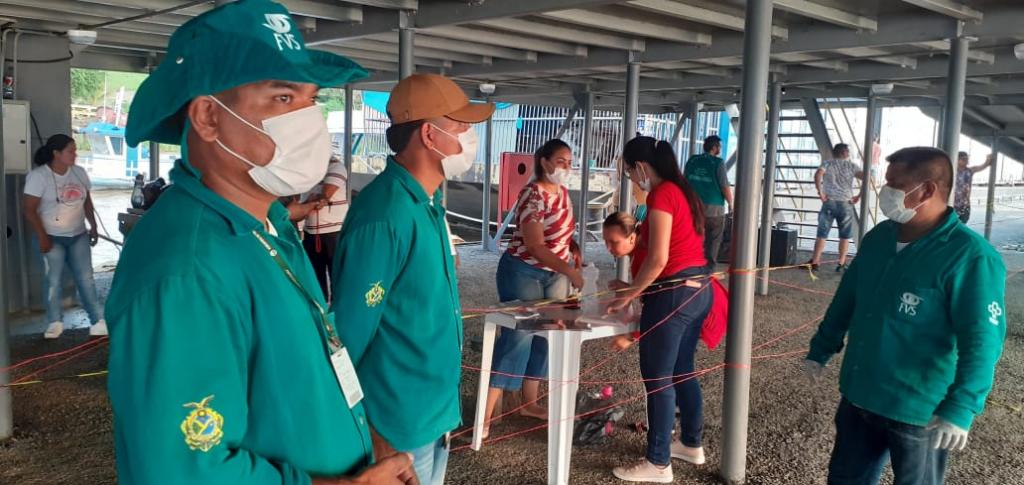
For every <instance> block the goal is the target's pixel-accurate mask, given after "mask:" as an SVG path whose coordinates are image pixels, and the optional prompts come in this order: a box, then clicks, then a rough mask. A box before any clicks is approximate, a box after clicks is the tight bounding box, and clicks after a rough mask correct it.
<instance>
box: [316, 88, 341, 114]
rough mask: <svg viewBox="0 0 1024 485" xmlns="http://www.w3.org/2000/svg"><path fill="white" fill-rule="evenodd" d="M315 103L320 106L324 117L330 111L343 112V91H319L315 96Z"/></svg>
mask: <svg viewBox="0 0 1024 485" xmlns="http://www.w3.org/2000/svg"><path fill="white" fill-rule="evenodd" d="M317 103H318V104H320V110H321V111H323V113H324V116H327V113H330V112H331V111H344V110H345V91H344V90H342V89H337V88H326V89H321V90H320V94H319V95H318V96H317Z"/></svg>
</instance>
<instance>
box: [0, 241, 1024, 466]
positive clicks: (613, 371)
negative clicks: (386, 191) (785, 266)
mask: <svg viewBox="0 0 1024 485" xmlns="http://www.w3.org/2000/svg"><path fill="white" fill-rule="evenodd" d="M588 251H589V254H591V255H594V257H595V258H596V259H597V261H598V266H599V267H600V269H601V275H602V279H607V278H608V277H609V276H610V275H612V273H613V270H612V266H611V260H610V258H608V257H607V256H606V254H605V252H604V250H603V248H601V247H599V246H597V245H591V247H590V248H588ZM460 254H461V258H462V268H461V269H460V289H461V291H462V301H463V305H465V306H466V307H480V306H486V305H490V304H492V303H493V302H495V301H496V295H495V290H494V269H495V266H496V262H497V258H496V256H495V255H493V254H489V253H484V252H482V251H480V250H478V249H476V248H475V247H463V248H462V249H460ZM1005 257H1006V261H1007V267H1008V268H1010V269H1011V270H1013V269H1022V268H1024V254H1021V253H1010V252H1007V253H1005ZM823 269H825V271H822V272H821V277H820V279H819V280H818V281H811V280H810V278H809V276H808V273H807V271H806V270H784V271H778V272H776V273H773V278H774V279H778V280H779V281H780V282H785V283H789V284H794V285H799V286H802V287H807V288H812V289H814V290H816V291H824V292H831V291H833V290H834V289H835V286H836V284H837V283H838V276H837V275H836V274H835V273H832V272H831V268H829V267H826V268H823ZM101 286H105V285H101ZM1007 295H1008V296H1009V298H1007V306H1008V321H1009V322H1010V328H1009V334H1008V337H1007V341H1006V346H1005V350H1004V354H1003V358H1002V360H1001V361H1000V364H999V368H998V370H997V374H996V384H995V389H994V391H993V392H992V394H991V396H990V399H989V404H988V406H987V409H986V412H985V413H984V414H983V415H982V416H981V417H980V418H979V419H978V420H977V421H976V422H975V425H974V428H973V429H972V431H971V442H970V444H969V446H968V448H967V450H966V451H964V452H961V453H956V454H955V455H954V456H953V458H952V459H951V465H950V469H949V475H948V477H949V479H948V480H947V483H951V484H960V483H972V484H1024V478H1022V476H1024V453H1022V452H1021V450H1024V426H1022V425H1024V411H1022V408H1024V397H1022V396H1024V379H1022V378H1024V372H1022V371H1021V369H1024V301H1022V300H1024V299H1022V298H1020V296H1021V295H1024V274H1017V275H1016V276H1014V277H1012V278H1011V279H1009V280H1008V282H1007ZM1014 295H1015V296H1014ZM828 301H829V298H828V297H827V296H824V295H820V294H814V293H810V292H805V291H800V290H795V289H789V288H784V287H781V286H774V287H773V288H772V293H771V295H770V296H768V297H763V298H762V297H759V298H758V299H757V302H756V309H755V329H754V342H755V345H756V344H757V343H760V342H766V341H768V340H770V339H772V338H774V337H777V336H779V335H780V334H782V333H783V332H785V331H786V330H787V329H790V328H793V327H797V326H799V325H801V324H802V323H804V322H806V321H808V320H810V319H813V318H815V317H817V316H819V315H820V314H822V313H823V312H824V310H825V308H826V306H827V304H828ZM480 322H481V320H480V319H479V318H477V319H473V320H468V321H467V323H466V337H467V342H468V344H467V345H466V352H465V357H464V362H465V364H467V365H478V364H479V359H480V353H479V344H476V345H474V342H478V341H479V338H480V331H481V325H480ZM810 335H811V329H807V330H804V331H801V332H799V333H795V334H794V335H792V336H791V337H789V338H785V339H783V340H780V341H779V342H777V343H775V344H774V345H771V346H768V347H766V348H764V349H763V350H762V351H760V352H758V353H757V354H776V353H784V352H788V351H794V350H801V349H803V348H805V346H806V344H807V340H808V339H809V337H810ZM87 338H88V336H87V334H86V331H85V330H73V331H69V332H67V333H66V334H65V336H64V337H62V338H61V339H60V340H59V341H57V342H46V341H43V340H42V339H41V338H40V337H39V336H38V335H37V334H36V335H22V336H16V337H14V338H13V342H12V343H13V354H14V355H13V361H14V362H18V361H21V360H22V359H25V358H29V357H32V356H36V355H41V354H44V353H48V352H54V351H58V350H63V349H67V348H71V347H73V346H74V345H78V344H81V343H83V342H85V341H86V340H87ZM585 345H586V347H587V348H586V349H585V351H584V353H583V355H584V356H583V363H582V368H584V369H586V368H587V367H589V366H591V365H593V364H594V363H595V362H598V361H600V360H602V359H604V358H605V357H607V356H608V355H609V352H610V351H609V350H608V348H607V344H606V342H603V341H597V342H589V343H587V344H585ZM698 354H699V355H698V360H699V363H698V367H702V368H703V367H709V366H714V365H717V364H719V363H721V362H722V360H723V357H724V351H723V349H722V348H721V347H720V348H719V349H718V350H716V351H708V350H707V349H706V348H704V347H703V345H702V346H701V347H700V350H699V352H698ZM637 359H638V357H637V355H636V350H635V348H634V349H630V350H628V351H626V352H625V353H624V354H622V355H620V356H619V357H617V358H615V359H612V360H611V361H609V362H608V363H607V364H605V365H604V366H602V367H601V368H599V369H597V370H595V371H594V374H593V375H594V376H596V378H599V379H614V380H628V379H639V378H640V376H639V370H638V366H637ZM105 364H106V348H105V346H103V345H101V346H100V347H99V348H97V350H96V351H94V352H91V353H89V354H87V355H84V356H82V357H79V358H76V359H74V360H71V361H69V362H67V363H66V364H64V365H62V366H61V367H59V368H57V369H54V370H50V371H48V372H46V373H44V374H42V377H44V378H54V377H60V376H65V375H69V374H74V373H79V372H90V371H95V370H100V369H103V368H104V367H105ZM798 364H799V357H793V356H790V357H784V358H777V359H766V360H761V361H758V362H757V363H756V364H755V366H754V367H753V370H752V382H751V396H750V430H749V453H748V461H747V470H748V482H747V483H750V484H816V483H824V482H825V468H826V464H827V461H828V454H829V450H830V448H831V445H832V438H833V433H834V430H833V426H832V423H831V419H832V414H833V413H834V411H835V406H836V404H837V402H838V399H839V395H838V392H837V378H838V371H837V369H836V366H834V365H833V366H831V367H830V368H829V369H828V371H827V373H826V379H824V380H823V382H822V383H820V384H811V383H809V382H808V381H807V380H806V379H804V378H803V376H802V374H801V373H800V369H799V365H798ZM38 368H41V367H37V368H36V369H38ZM21 375H24V374H23V373H20V372H16V373H15V377H20V376H21ZM722 377H723V374H722V372H721V371H715V372H712V373H710V374H709V375H707V376H704V377H702V378H701V385H702V386H703V390H704V403H705V423H706V424H705V447H706V450H707V454H708V464H707V465H705V466H701V467H693V466H682V465H680V464H677V465H676V466H675V476H676V482H677V483H699V484H710V483H720V482H719V481H718V479H717V478H716V475H715V474H716V472H717V468H718V463H719V461H720V459H721V434H722V429H721V423H722V419H721V400H722ZM477 378H478V375H477V374H476V373H475V372H466V373H465V375H464V378H463V384H464V385H463V409H464V419H465V421H466V422H467V423H468V422H471V421H472V418H473V409H474V405H475V401H474V398H475V392H476V379H477ZM105 385H106V380H105V379H104V378H103V377H88V378H77V379H69V380H58V381H53V382H48V383H44V384H39V385H31V386H24V387H17V388H15V389H14V390H13V396H14V400H15V436H14V438H13V439H12V440H9V441H7V442H6V443H2V444H0V484H19V485H20V484H25V485H29V484H48V485H49V484H54V483H75V484H102V483H113V482H114V481H115V473H114V467H113V440H112V435H111V417H110V409H109V403H108V401H107V398H106V393H105ZM596 387H597V386H587V385H584V386H582V388H581V392H586V391H592V390H596ZM642 394H643V387H642V385H640V384H639V383H637V384H626V385H616V386H615V396H616V399H628V398H633V397H639V396H642ZM626 409H627V414H626V417H625V418H624V419H623V422H622V423H623V424H622V425H621V426H619V427H618V428H617V429H616V432H615V433H614V434H613V435H612V436H611V437H610V438H608V439H607V440H606V441H605V442H604V443H602V444H599V445H594V446H587V447H577V448H576V449H575V450H574V453H573V460H572V480H571V481H572V483H576V484H604V483H608V484H612V483H622V482H618V481H617V480H615V479H614V478H613V477H612V476H611V474H610V469H611V468H612V467H613V466H616V465H619V464H622V463H624V462H627V461H630V460H633V459H635V458H636V457H638V456H640V455H641V454H642V453H643V450H644V443H645V440H644V435H642V434H640V433H637V432H635V431H633V430H632V429H630V426H628V425H627V424H626V423H633V422H636V421H639V420H642V419H643V417H644V405H643V401H642V400H635V401H633V402H632V403H630V404H627V405H626ZM537 424H539V422H538V421H530V420H527V419H524V418H519V417H510V418H506V419H505V420H503V421H501V422H499V423H496V424H495V425H494V426H493V427H492V431H491V435H492V436H493V437H498V436H501V435H504V434H507V433H512V432H515V431H517V430H521V429H525V428H527V427H532V426H535V425H537ZM546 438H547V434H546V432H545V431H543V430H541V431H536V432H533V433H529V434H526V435H521V436H517V437H514V438H511V439H509V440H506V441H501V442H498V443H494V444H491V445H488V446H485V447H484V449H483V451H481V452H473V451H469V450H465V451H457V452H455V453H454V454H453V455H452V457H451V463H450V466H449V469H448V483H452V484H478V483H489V482H493V481H495V478H498V479H500V480H501V481H503V482H504V483H507V484H510V485H512V484H542V483H546V470H547V466H546V463H547V458H546V457H547V452H546ZM464 443H465V440H462V441H460V442H458V443H456V446H458V445H459V444H464ZM889 480H890V479H888V478H887V479H886V480H885V482H886V483H888V481H889Z"/></svg>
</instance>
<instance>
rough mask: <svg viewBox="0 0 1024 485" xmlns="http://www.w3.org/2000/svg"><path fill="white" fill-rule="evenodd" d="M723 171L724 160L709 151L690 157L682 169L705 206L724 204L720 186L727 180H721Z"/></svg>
mask: <svg viewBox="0 0 1024 485" xmlns="http://www.w3.org/2000/svg"><path fill="white" fill-rule="evenodd" d="M724 173H725V162H723V161H722V159H721V158H718V157H716V156H714V155H712V154H710V153H702V154H700V155H694V156H692V157H690V159H689V160H687V161H686V166H685V167H684V170H683V174H684V175H685V176H686V180H687V181H688V182H690V185H691V186H693V190H695V191H696V192H697V195H699V196H700V200H701V201H702V202H704V205H706V206H724V205H725V196H724V195H722V187H723V186H725V185H728V183H729V181H728V180H723V178H722V177H724Z"/></svg>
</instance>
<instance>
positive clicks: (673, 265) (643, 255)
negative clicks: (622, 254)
mask: <svg viewBox="0 0 1024 485" xmlns="http://www.w3.org/2000/svg"><path fill="white" fill-rule="evenodd" d="M652 211H662V212H667V213H669V214H671V215H672V234H671V236H669V245H668V263H666V264H665V269H664V270H662V272H661V274H660V275H658V278H659V279H660V278H665V277H668V276H672V275H674V274H676V273H678V272H680V271H682V270H684V269H686V268H692V267H694V266H705V265H707V259H705V258H704V237H703V236H701V235H700V234H697V231H695V230H693V216H692V215H691V213H690V204H689V202H687V201H686V195H684V194H683V190H682V189H680V188H679V186H678V185H676V184H675V183H673V182H668V181H666V182H662V183H661V184H659V185H658V186H657V187H655V188H654V190H652V191H651V193H650V194H648V195H647V218H646V219H645V220H644V222H643V223H642V224H640V228H639V229H638V230H639V232H640V237H639V238H638V239H637V242H636V248H634V249H633V263H632V268H631V270H632V272H633V276H634V277H635V276H636V274H637V272H639V271H640V267H641V266H642V265H643V264H644V260H645V259H647V248H648V241H649V240H650V234H649V233H650V231H651V228H650V220H651V212H652Z"/></svg>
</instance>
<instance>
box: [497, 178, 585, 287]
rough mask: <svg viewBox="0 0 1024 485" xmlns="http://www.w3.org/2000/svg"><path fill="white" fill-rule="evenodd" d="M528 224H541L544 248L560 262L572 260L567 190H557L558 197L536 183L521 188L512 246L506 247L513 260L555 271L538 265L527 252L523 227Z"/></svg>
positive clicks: (571, 231) (569, 201)
mask: <svg viewBox="0 0 1024 485" xmlns="http://www.w3.org/2000/svg"><path fill="white" fill-rule="evenodd" d="M527 222H539V223H541V225H543V226H544V245H545V246H547V248H548V249H550V250H551V252H553V253H555V255H556V256H558V257H559V259H561V260H563V261H565V262H569V261H570V260H571V258H572V255H571V252H570V251H569V244H570V242H571V241H572V235H573V232H574V231H575V230H576V221H575V219H573V216H572V201H571V200H569V191H568V189H566V188H565V187H562V186H559V187H558V193H556V194H552V193H549V192H547V191H545V190H544V189H542V188H540V186H539V185H537V183H536V182H530V183H529V184H527V185H526V187H523V190H522V192H520V193H519V209H518V211H517V213H516V230H515V232H514V233H513V234H512V242H510V243H509V245H508V252H509V254H511V255H512V256H515V257H517V258H519V259H522V260H523V261H525V262H526V263H528V264H531V265H533V266H536V267H538V268H541V269H545V270H548V271H554V270H553V269H552V268H549V267H547V266H545V265H544V264H541V262H540V261H537V259H535V258H534V257H533V256H532V255H530V252H529V250H528V249H527V248H526V241H525V240H524V239H523V224H525V223H527Z"/></svg>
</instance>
